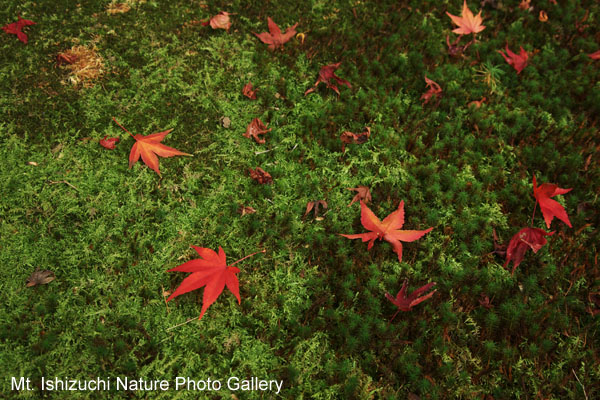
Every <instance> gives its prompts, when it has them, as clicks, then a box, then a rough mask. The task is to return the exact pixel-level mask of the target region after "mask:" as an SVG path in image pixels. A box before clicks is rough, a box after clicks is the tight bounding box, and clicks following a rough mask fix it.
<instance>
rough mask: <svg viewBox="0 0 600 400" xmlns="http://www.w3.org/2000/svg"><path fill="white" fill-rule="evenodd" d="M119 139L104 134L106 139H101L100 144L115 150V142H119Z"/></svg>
mask: <svg viewBox="0 0 600 400" xmlns="http://www.w3.org/2000/svg"><path fill="white" fill-rule="evenodd" d="M118 141H119V138H116V137H115V138H108V139H107V138H106V136H104V139H100V145H101V146H102V147H104V148H106V149H109V150H114V148H115V144H117V142H118Z"/></svg>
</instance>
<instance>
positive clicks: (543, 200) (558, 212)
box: [533, 175, 573, 228]
mask: <svg viewBox="0 0 600 400" xmlns="http://www.w3.org/2000/svg"><path fill="white" fill-rule="evenodd" d="M536 185H537V182H536V181H535V175H534V176H533V196H534V197H535V200H536V202H538V203H540V210H542V214H543V215H544V221H546V228H550V223H551V222H552V218H554V217H556V218H558V219H560V220H561V221H562V222H564V223H565V224H567V225H569V228H572V227H573V226H572V225H571V221H569V216H568V215H567V212H566V211H565V209H564V207H563V206H561V205H560V203H559V202H558V201H556V200H552V199H551V198H550V197H554V196H556V195H558V194H565V193H569V192H570V191H571V190H573V189H572V188H570V189H561V188H559V187H558V186H557V185H555V184H552V183H542V184H541V185H540V186H536ZM534 212H535V210H534Z"/></svg>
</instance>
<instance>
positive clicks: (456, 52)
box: [446, 35, 473, 57]
mask: <svg viewBox="0 0 600 400" xmlns="http://www.w3.org/2000/svg"><path fill="white" fill-rule="evenodd" d="M462 37H463V35H459V36H458V37H457V38H456V40H455V41H454V42H452V43H450V36H448V35H446V44H447V45H448V55H450V57H458V56H460V55H462V53H464V52H465V50H467V49H468V48H469V46H470V45H471V44H473V40H471V41H470V42H468V43H467V44H465V45H463V46H460V45H459V44H458V43H459V42H460V39H461V38H462Z"/></svg>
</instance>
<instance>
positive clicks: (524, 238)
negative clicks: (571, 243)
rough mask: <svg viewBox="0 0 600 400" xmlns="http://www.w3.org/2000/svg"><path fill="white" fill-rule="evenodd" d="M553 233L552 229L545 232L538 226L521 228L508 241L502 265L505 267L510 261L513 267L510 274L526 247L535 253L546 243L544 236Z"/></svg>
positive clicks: (523, 254) (521, 258) (518, 262)
mask: <svg viewBox="0 0 600 400" xmlns="http://www.w3.org/2000/svg"><path fill="white" fill-rule="evenodd" d="M553 234H554V231H552V232H546V231H544V230H543V229H540V228H523V229H521V230H520V231H519V232H517V233H516V234H515V235H514V236H513V237H512V239H510V242H509V243H508V248H507V249H506V262H505V263H504V267H507V266H508V263H509V262H511V261H512V262H513V269H512V271H511V275H512V274H514V273H515V270H516V269H517V267H518V266H519V264H520V263H521V261H523V257H525V252H526V251H527V249H528V248H530V249H531V250H533V252H534V253H537V252H538V250H539V249H541V248H542V246H544V245H545V244H546V243H547V241H546V238H545V236H552V235H553Z"/></svg>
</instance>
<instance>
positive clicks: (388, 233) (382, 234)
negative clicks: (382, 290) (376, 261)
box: [340, 200, 433, 261]
mask: <svg viewBox="0 0 600 400" xmlns="http://www.w3.org/2000/svg"><path fill="white" fill-rule="evenodd" d="M360 222H361V224H362V226H363V227H364V228H365V229H368V230H369V231H371V232H367V233H359V234H356V235H344V234H340V235H341V236H343V237H346V238H348V239H362V241H363V242H367V241H368V242H369V245H368V246H367V250H371V247H373V243H374V242H375V239H379V240H381V239H385V240H386V241H387V242H389V243H390V244H391V245H392V246H393V247H394V251H395V252H396V254H398V261H402V243H401V241H402V242H413V241H415V240H417V239H420V238H421V237H423V235H425V234H426V233H428V232H430V231H431V230H432V229H433V228H429V229H425V230H424V231H414V230H410V231H405V230H401V229H400V228H402V225H404V200H402V201H401V202H400V205H399V206H398V209H397V210H396V211H394V212H393V213H391V214H390V215H388V216H387V217H385V219H384V220H383V221H380V220H379V218H377V216H376V215H375V214H374V213H373V211H371V210H370V209H369V207H367V205H366V204H365V203H364V202H363V201H362V200H361V201H360Z"/></svg>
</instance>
